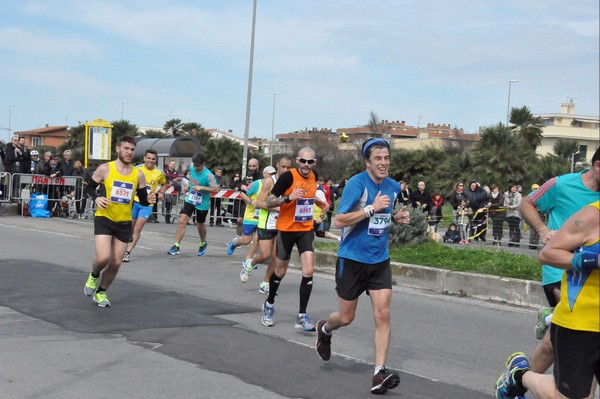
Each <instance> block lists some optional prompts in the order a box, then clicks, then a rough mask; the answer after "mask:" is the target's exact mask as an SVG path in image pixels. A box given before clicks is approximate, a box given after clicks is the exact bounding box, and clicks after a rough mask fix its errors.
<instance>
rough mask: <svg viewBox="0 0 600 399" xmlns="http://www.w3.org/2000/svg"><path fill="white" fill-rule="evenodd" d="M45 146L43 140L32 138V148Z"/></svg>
mask: <svg viewBox="0 0 600 399" xmlns="http://www.w3.org/2000/svg"><path fill="white" fill-rule="evenodd" d="M42 145H43V140H42V138H41V137H32V138H31V146H32V147H40V146H42Z"/></svg>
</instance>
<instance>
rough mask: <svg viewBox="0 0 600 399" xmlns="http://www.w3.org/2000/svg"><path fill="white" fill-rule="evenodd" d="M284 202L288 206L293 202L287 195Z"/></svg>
mask: <svg viewBox="0 0 600 399" xmlns="http://www.w3.org/2000/svg"><path fill="white" fill-rule="evenodd" d="M283 202H285V203H286V204H289V203H290V202H292V200H291V199H290V196H289V195H286V196H284V197H283Z"/></svg>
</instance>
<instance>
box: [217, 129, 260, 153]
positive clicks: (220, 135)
mask: <svg viewBox="0 0 600 399" xmlns="http://www.w3.org/2000/svg"><path fill="white" fill-rule="evenodd" d="M205 130H206V132H207V133H210V135H211V136H212V138H213V139H220V138H223V137H225V138H227V139H229V140H231V141H234V142H236V143H238V144H240V145H241V146H243V145H244V138H239V137H238V136H236V135H234V134H233V131H232V130H231V129H230V130H228V131H224V130H219V129H205ZM248 149H249V150H252V151H258V149H259V146H258V144H256V143H254V142H250V140H248Z"/></svg>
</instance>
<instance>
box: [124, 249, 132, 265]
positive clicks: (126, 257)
mask: <svg viewBox="0 0 600 399" xmlns="http://www.w3.org/2000/svg"><path fill="white" fill-rule="evenodd" d="M130 255H131V252H129V251H125V256H123V262H129V256H130Z"/></svg>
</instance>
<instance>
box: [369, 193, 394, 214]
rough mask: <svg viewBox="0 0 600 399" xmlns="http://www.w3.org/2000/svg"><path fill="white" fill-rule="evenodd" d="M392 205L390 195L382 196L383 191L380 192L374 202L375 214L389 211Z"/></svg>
mask: <svg viewBox="0 0 600 399" xmlns="http://www.w3.org/2000/svg"><path fill="white" fill-rule="evenodd" d="M391 203H392V201H391V200H390V196H389V195H381V191H378V192H377V196H376V197H375V199H374V200H373V208H374V209H375V212H379V211H382V210H384V209H387V208H388V207H389V206H390V204H391Z"/></svg>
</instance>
